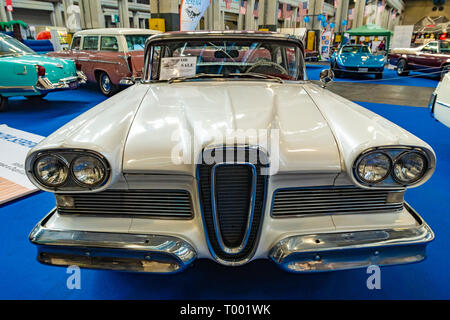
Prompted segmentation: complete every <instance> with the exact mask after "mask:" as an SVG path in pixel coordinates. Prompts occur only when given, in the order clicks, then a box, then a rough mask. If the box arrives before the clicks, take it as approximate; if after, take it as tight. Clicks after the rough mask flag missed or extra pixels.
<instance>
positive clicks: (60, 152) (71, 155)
mask: <svg viewBox="0 0 450 320" xmlns="http://www.w3.org/2000/svg"><path fill="white" fill-rule="evenodd" d="M46 156H54V157H57V158H58V159H61V161H64V162H65V163H66V165H67V170H68V177H67V179H66V181H65V183H63V184H60V185H58V186H50V185H46V184H45V183H43V181H42V180H41V179H39V176H38V175H37V173H36V171H35V166H36V164H37V161H38V160H39V159H42V158H43V157H46ZM83 156H89V157H93V158H96V159H97V160H99V161H100V162H101V163H102V164H103V166H104V168H105V173H104V177H103V179H102V180H101V181H100V182H99V183H97V184H95V185H83V184H82V183H81V182H79V181H78V180H77V179H76V177H75V176H74V174H73V171H72V163H73V161H74V160H75V159H77V158H79V157H83ZM26 170H27V175H28V177H29V178H30V180H31V181H32V182H33V183H34V184H35V185H36V186H38V187H39V188H40V189H42V190H44V191H49V192H55V193H57V192H72V191H73V192H83V191H92V190H97V189H100V188H102V187H103V186H105V185H106V184H107V183H108V182H109V181H110V180H111V166H110V165H109V163H108V161H107V160H106V158H105V157H104V156H103V155H101V154H100V153H98V152H95V151H90V150H84V149H52V150H43V151H37V152H35V153H33V154H31V155H29V156H28V157H27V159H26Z"/></svg>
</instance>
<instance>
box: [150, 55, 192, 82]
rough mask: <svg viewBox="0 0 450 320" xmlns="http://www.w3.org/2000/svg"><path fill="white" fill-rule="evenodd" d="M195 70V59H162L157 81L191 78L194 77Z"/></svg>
mask: <svg viewBox="0 0 450 320" xmlns="http://www.w3.org/2000/svg"><path fill="white" fill-rule="evenodd" d="M196 69H197V57H174V58H162V59H161V73H160V75H159V80H169V79H172V78H178V77H192V76H195V73H196Z"/></svg>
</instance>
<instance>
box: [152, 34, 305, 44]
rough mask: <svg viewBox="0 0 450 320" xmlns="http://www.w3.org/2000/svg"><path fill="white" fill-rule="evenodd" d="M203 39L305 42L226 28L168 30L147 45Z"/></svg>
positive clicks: (286, 35) (292, 38)
mask: <svg viewBox="0 0 450 320" xmlns="http://www.w3.org/2000/svg"><path fill="white" fill-rule="evenodd" d="M195 38H197V39H203V38H231V39H233V38H242V39H255V38H260V39H266V40H288V41H294V42H296V43H300V44H303V43H302V41H301V40H300V39H298V38H297V37H295V36H293V35H290V34H284V33H277V32H269V31H237V30H224V31H174V32H166V33H161V34H157V35H154V36H152V37H150V38H148V39H147V45H148V43H149V42H153V41H158V40H174V39H195Z"/></svg>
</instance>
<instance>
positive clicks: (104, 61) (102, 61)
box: [78, 59, 121, 65]
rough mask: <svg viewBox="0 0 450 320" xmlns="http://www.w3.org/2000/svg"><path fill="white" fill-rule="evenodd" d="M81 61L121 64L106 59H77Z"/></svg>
mask: <svg viewBox="0 0 450 320" xmlns="http://www.w3.org/2000/svg"><path fill="white" fill-rule="evenodd" d="M78 61H81V62H93V63H108V64H119V65H120V64H121V63H120V62H117V61H106V60H91V59H78Z"/></svg>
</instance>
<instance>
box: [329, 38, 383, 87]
mask: <svg viewBox="0 0 450 320" xmlns="http://www.w3.org/2000/svg"><path fill="white" fill-rule="evenodd" d="M385 62H386V59H385V57H384V56H383V55H375V54H372V52H371V50H370V48H369V47H368V46H366V45H363V44H347V45H344V46H342V47H341V48H339V49H338V50H336V51H335V52H334V53H333V55H332V56H331V59H330V64H331V69H332V70H333V72H334V74H335V76H336V77H340V76H342V75H343V74H345V73H353V74H355V73H363V74H373V75H375V78H376V79H381V78H383V71H384V64H385Z"/></svg>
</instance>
